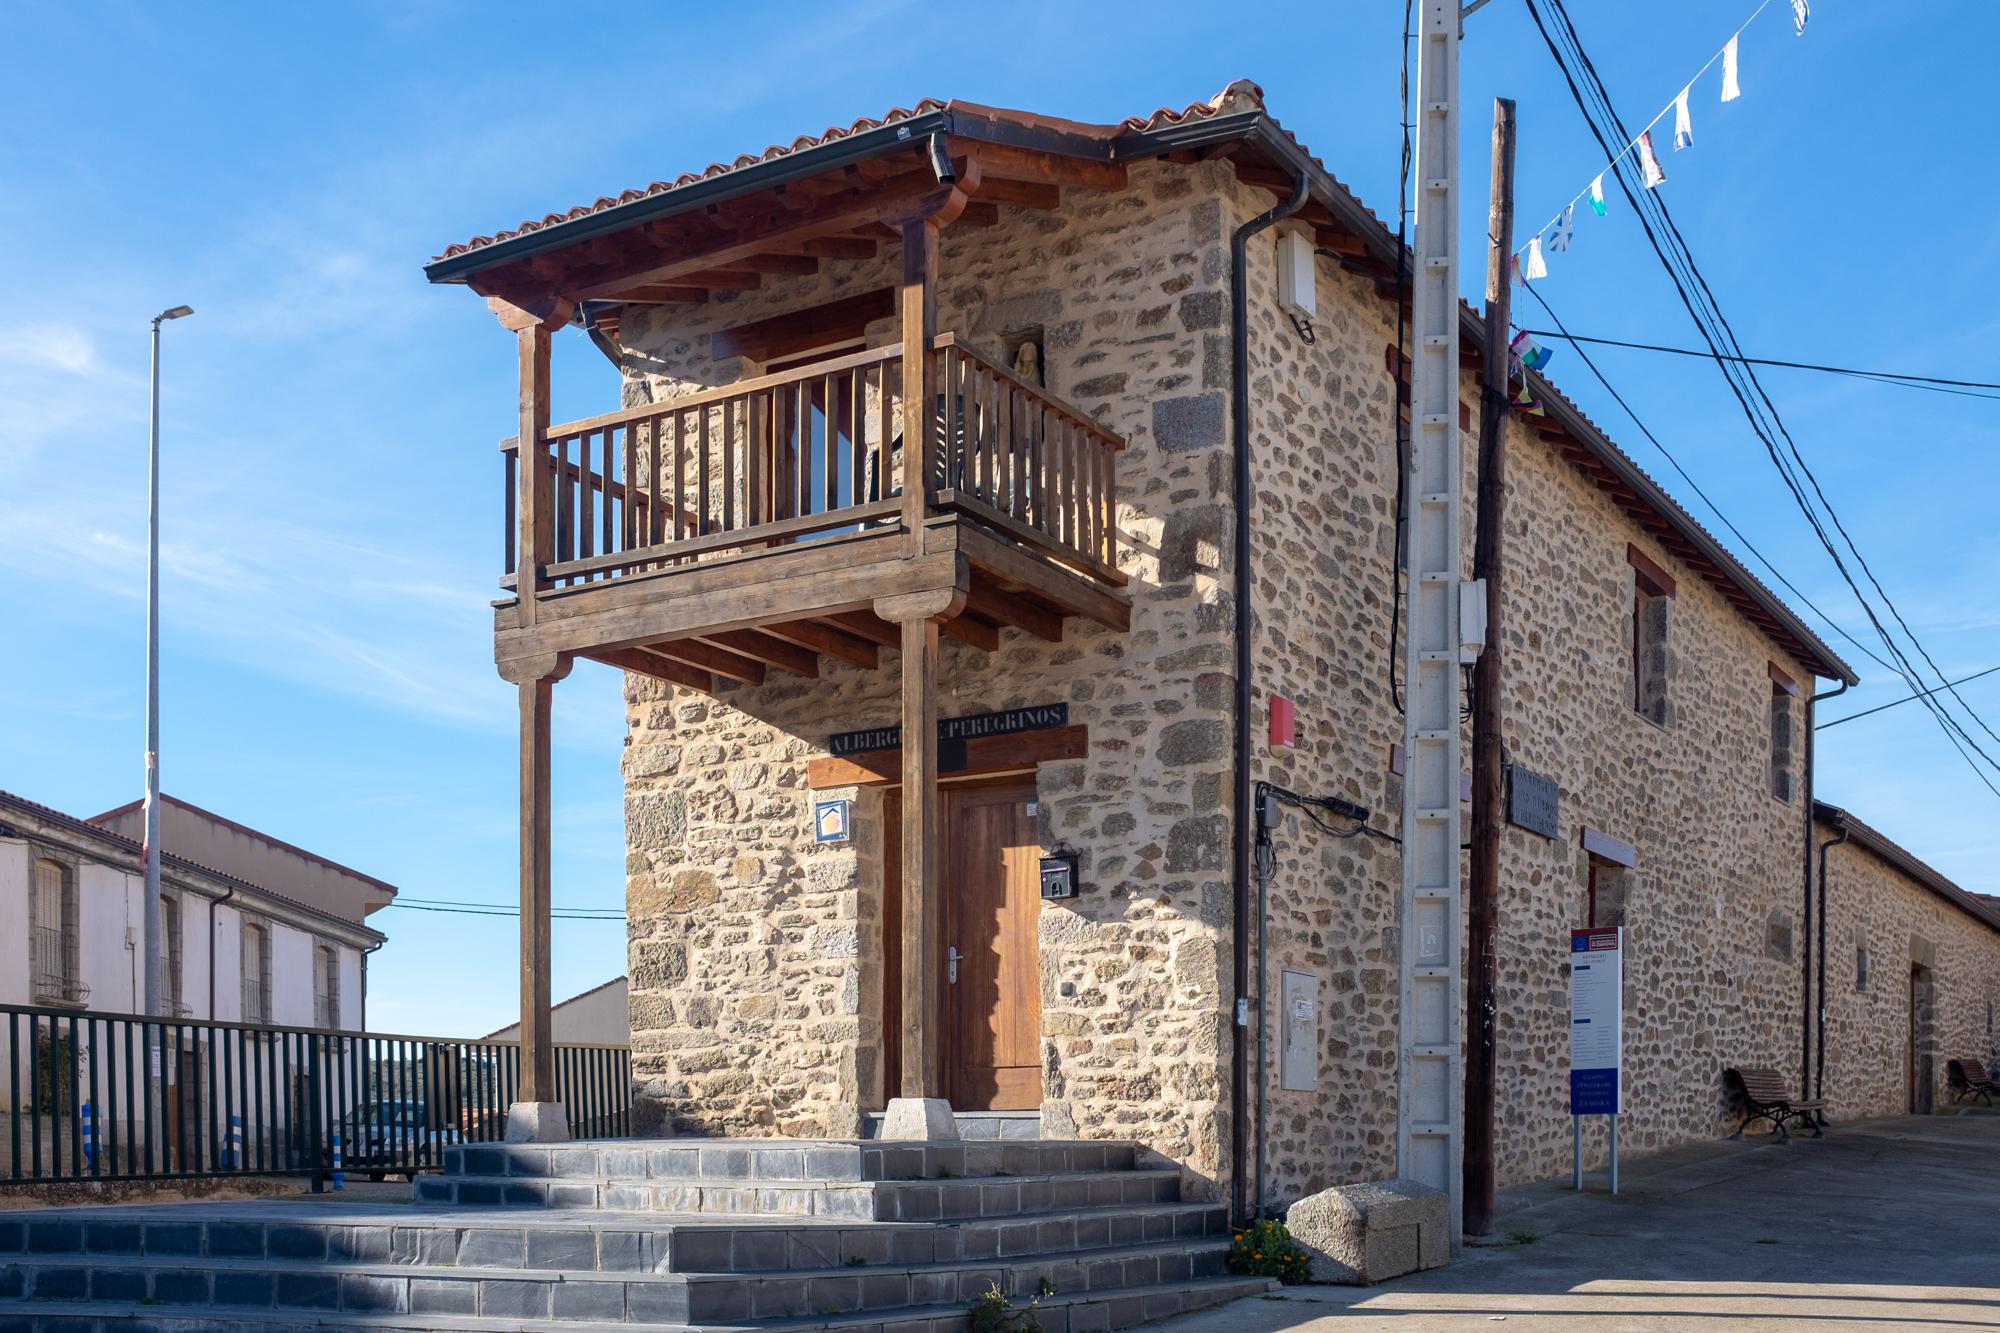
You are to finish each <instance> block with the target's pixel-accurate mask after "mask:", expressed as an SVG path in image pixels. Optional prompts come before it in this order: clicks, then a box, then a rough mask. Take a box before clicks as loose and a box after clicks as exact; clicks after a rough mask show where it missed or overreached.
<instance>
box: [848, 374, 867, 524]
mask: <svg viewBox="0 0 2000 1333" xmlns="http://www.w3.org/2000/svg"><path fill="white" fill-rule="evenodd" d="M867 486H868V368H867V367H866V366H856V367H855V368H854V369H853V370H851V371H849V372H848V375H847V503H848V505H849V507H852V506H854V505H858V504H860V503H861V502H862V501H863V500H865V499H867V498H868V497H867V494H866V491H867Z"/></svg>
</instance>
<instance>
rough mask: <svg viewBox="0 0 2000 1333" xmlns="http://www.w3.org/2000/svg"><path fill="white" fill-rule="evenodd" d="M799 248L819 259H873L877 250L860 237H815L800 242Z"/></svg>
mask: <svg viewBox="0 0 2000 1333" xmlns="http://www.w3.org/2000/svg"><path fill="white" fill-rule="evenodd" d="M799 247H800V249H802V250H803V251H804V252H805V253H806V254H809V255H814V256H817V257H818V258H820V259H873V258H874V257H875V251H876V250H877V249H878V248H879V247H878V246H877V245H876V244H875V242H873V241H871V240H868V239H867V238H865V237H861V236H815V237H812V238H810V239H808V240H804V241H800V242H799Z"/></svg>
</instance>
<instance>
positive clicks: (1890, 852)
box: [1813, 801, 2000, 931]
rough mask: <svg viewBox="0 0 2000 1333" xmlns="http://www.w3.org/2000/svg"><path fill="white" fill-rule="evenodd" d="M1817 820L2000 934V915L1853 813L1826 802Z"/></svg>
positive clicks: (1817, 805) (1816, 811) (1817, 807)
mask: <svg viewBox="0 0 2000 1333" xmlns="http://www.w3.org/2000/svg"><path fill="white" fill-rule="evenodd" d="M1813 817H1814V818H1815V819H1817V820H1819V821H1821V822H1822V823H1826V824H1829V825H1831V826H1832V827H1833V828H1835V829H1837V830H1840V831H1842V832H1845V833H1847V834H1849V835H1850V836H1851V840H1852V842H1853V843H1854V845H1855V846H1857V847H1861V848H1865V849H1866V850H1868V851H1869V852H1872V853H1873V854H1874V855H1875V856H1876V857H1877V858H1878V859H1880V860H1882V861H1886V862H1887V863H1888V864H1889V865H1890V866H1891V867H1893V868H1894V869H1897V870H1900V871H1902V872H1903V873H1904V874H1905V875H1908V876H1909V877H1910V878H1911V879H1913V880H1915V881H1917V883H1919V884H1921V885H1923V886H1924V887H1925V888H1927V889H1929V890H1930V891H1931V892H1932V893H1934V894H1936V895H1937V896H1938V897H1940V898H1942V899H1944V900H1945V901H1946V902H1948V903H1950V904H1951V905H1952V906H1953V907H1956V908H1958V909H1959V910H1960V911H1962V912H1964V913H1966V914H1967V915H1968V916H1971V917H1974V918H1976V919H1977V920H1978V921H1979V923H1980V924H1981V925H1983V926H1987V927H1989V928H1991V929H1993V930H1995V931H2000V911H1996V910H1995V909H1993V908H1991V907H1988V906H1987V905H1986V904H1985V903H1984V902H1981V901H1980V900H1979V899H1977V898H1975V897H1973V895H1971V894H1970V893H1967V892H1966V891H1965V890H1964V889H1962V888H1960V887H1959V886H1958V885H1956V884H1954V883H1952V882H1951V881H1950V880H1948V879H1946V878H1945V877H1944V875H1943V874H1942V873H1941V872H1940V871H1938V870H1937V869H1935V868H1934V867H1932V866H1928V865H1925V864H1924V863H1923V862H1922V861H1919V860H1918V859H1917V858H1916V855H1915V854H1914V853H1912V852H1911V851H1909V850H1908V849H1907V848H1905V847H1903V846H1901V845H1899V844H1897V843H1895V842H1892V841H1891V840H1890V839H1889V837H1888V835H1886V834H1884V833H1883V832H1882V831H1881V830H1880V829H1877V828H1874V827H1872V826H1871V825H1869V824H1867V823H1866V822H1864V821H1863V820H1861V819H1859V818H1858V817H1856V816H1855V815H1854V814H1853V813H1851V812H1850V811H1847V810H1843V809H1842V808H1841V807H1839V806H1837V805H1828V804H1827V803H1826V802H1825V801H1814V802H1813Z"/></svg>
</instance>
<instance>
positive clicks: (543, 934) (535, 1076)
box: [516, 676, 555, 1102]
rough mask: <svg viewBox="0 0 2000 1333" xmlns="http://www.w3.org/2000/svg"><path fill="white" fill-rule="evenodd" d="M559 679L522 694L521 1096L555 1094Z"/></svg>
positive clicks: (523, 688)
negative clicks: (552, 950) (553, 832)
mask: <svg viewBox="0 0 2000 1333" xmlns="http://www.w3.org/2000/svg"><path fill="white" fill-rule="evenodd" d="M554 684H555V682H553V681H551V680H550V679H549V678H548V677H546V676H544V677H542V678H541V679H539V680H532V681H524V682H522V683H521V684H520V685H519V686H517V687H516V688H517V689H518V690H519V692H520V696H521V1091H520V1096H519V1100H521V1101H524V1102H546V1101H552V1100H554V1095H555V1056H554V1052H553V1051H552V1050H551V1049H550V1047H549V1030H550V1022H551V1019H550V1007H551V1005H552V1003H553V997H552V996H551V994H550V985H549V907H550V892H551V876H550V870H549V851H550V848H549V843H550V828H549V801H550V784H549V706H550V704H551V703H552V701H553V697H554V694H555V691H554V688H553V687H554Z"/></svg>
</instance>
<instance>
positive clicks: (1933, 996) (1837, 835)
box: [1813, 802, 2000, 1120]
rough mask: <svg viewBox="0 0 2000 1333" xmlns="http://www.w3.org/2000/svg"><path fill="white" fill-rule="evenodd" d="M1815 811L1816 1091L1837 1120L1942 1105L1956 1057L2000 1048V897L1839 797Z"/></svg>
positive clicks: (1981, 1056) (1988, 1058)
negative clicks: (1970, 887)
mask: <svg viewBox="0 0 2000 1333" xmlns="http://www.w3.org/2000/svg"><path fill="white" fill-rule="evenodd" d="M1813 817H1814V821H1815V830H1816V837H1817V839H1818V843H1819V850H1818V853H1817V855H1818V864H1817V865H1816V867H1815V875H1816V876H1817V879H1818V885H1817V890H1816V891H1817V894H1818V900H1817V906H1816V908H1815V910H1816V911H1818V912H1820V913H1821V914H1822V916H1823V918H1824V923H1825V930H1826V945H1825V949H1824V954H1823V958H1824V965H1825V968H1826V971H1825V976H1824V982H1823V986H1824V990H1823V991H1822V992H1820V993H1822V994H1823V995H1824V997H1825V1000H1824V1003H1825V1005H1826V1024H1825V1027H1824V1030H1823V1031H1819V1032H1816V1033H1815V1034H1814V1047H1815V1049H1814V1051H1813V1062H1814V1066H1815V1070H1816V1077H1815V1086H1816V1089H1817V1091H1818V1093H1819V1095H1821V1096H1823V1097H1825V1098H1826V1099H1827V1113H1828V1114H1829V1115H1830V1116H1832V1117H1833V1118H1834V1119H1835V1120H1843V1119H1854V1118H1858V1117H1862V1116H1876V1115H1901V1114H1903V1113H1904V1112H1912V1113H1919V1114H1921V1113H1923V1112H1927V1111H1932V1110H1936V1109H1939V1108H1941V1107H1943V1106H1945V1105H1947V1104H1948V1103H1949V1102H1950V1100H1951V1097H1950V1093H1949V1091H1948V1089H1947V1087H1946V1077H1945V1075H1946V1069H1945V1065H1946V1062H1947V1061H1950V1060H1954V1059H1964V1060H1972V1061H1975V1062H1977V1063H1978V1064H1980V1065H1981V1066H1986V1065H1990V1064H1991V1062H1992V1061H1993V1059H1994V1057H1995V1056H1996V1055H2000V1036H1996V1030H1995V1027H1994V1007H1995V1006H1996V1005H2000V906H1996V904H1995V903H1994V902H1993V900H1991V899H1989V898H1986V897H1984V896H1982V895H1980V894H1976V893H1968V892H1966V891H1965V890H1964V889H1962V888H1960V887H1959V886H1958V885H1956V884H1954V883H1952V882H1951V881H1950V880H1949V879H1946V878H1945V877H1944V876H1943V875H1941V874H1939V873H1938V872H1937V871H1936V870H1934V869H1932V868H1931V867H1930V866H1928V865H1926V864H1924V863H1923V862H1922V861H1921V860H1919V859H1918V858H1917V857H1916V856H1914V855H1912V854H1911V853H1910V852H1908V851H1906V850H1905V849H1904V848H1902V847H1901V846H1899V845H1898V844H1896V843H1895V842H1892V841H1891V840H1890V839H1889V838H1888V837H1887V836H1886V835H1884V834H1883V833H1881V832H1879V831H1877V830H1876V829H1874V828H1872V827H1870V826H1869V825H1868V824H1866V823H1864V822H1862V821H1861V820H1860V819H1859V818H1857V817H1856V816H1854V815H1853V814H1851V813H1849V812H1848V811H1846V810H1843V809H1841V808H1840V807H1838V806H1833V805H1827V804H1825V803H1824V802H1816V803H1815V804H1814V807H1813ZM1815 929H1818V926H1817V925H1816V926H1815Z"/></svg>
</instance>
